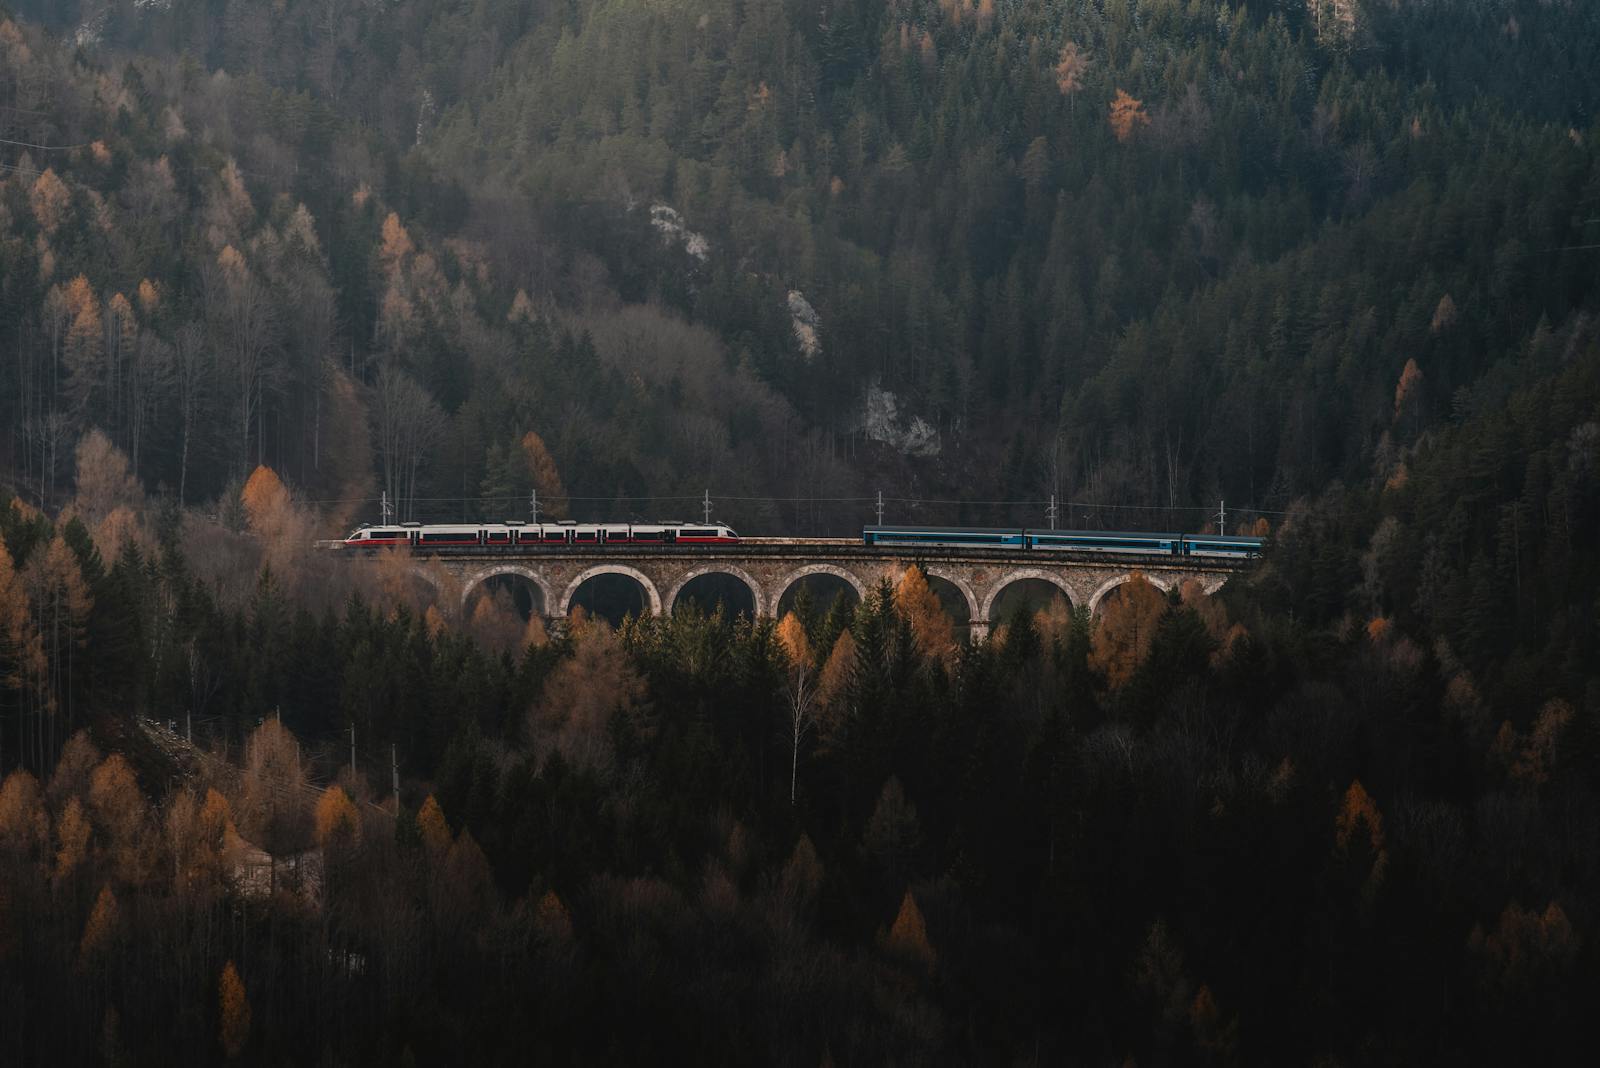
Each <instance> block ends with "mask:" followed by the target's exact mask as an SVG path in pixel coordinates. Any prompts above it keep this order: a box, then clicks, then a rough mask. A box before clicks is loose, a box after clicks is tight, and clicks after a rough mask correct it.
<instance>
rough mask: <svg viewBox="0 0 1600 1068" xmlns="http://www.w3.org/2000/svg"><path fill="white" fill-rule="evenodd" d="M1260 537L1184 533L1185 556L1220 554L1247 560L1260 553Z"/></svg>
mask: <svg viewBox="0 0 1600 1068" xmlns="http://www.w3.org/2000/svg"><path fill="white" fill-rule="evenodd" d="M1261 542H1262V539H1261V538H1244V537H1228V536H1225V535H1221V534H1185V535H1184V536H1183V554H1184V555H1185V556H1221V557H1228V558H1232V559H1234V560H1249V559H1253V558H1255V557H1257V556H1260V555H1261Z"/></svg>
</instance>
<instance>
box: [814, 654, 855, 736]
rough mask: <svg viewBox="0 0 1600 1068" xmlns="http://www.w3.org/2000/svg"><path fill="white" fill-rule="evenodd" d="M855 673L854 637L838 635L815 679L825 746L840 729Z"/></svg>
mask: <svg viewBox="0 0 1600 1068" xmlns="http://www.w3.org/2000/svg"><path fill="white" fill-rule="evenodd" d="M855 672H856V640H855V637H854V636H853V635H852V634H851V633H850V632H849V631H848V630H845V631H841V632H840V633H839V637H838V638H836V639H835V640H834V643H833V650H832V652H830V653H829V654H828V661H827V663H825V664H823V665H822V674H821V676H820V677H819V678H818V679H817V705H818V707H819V708H820V709H821V712H822V715H821V721H822V722H821V727H822V731H821V733H822V738H823V741H824V742H831V740H832V736H833V735H834V734H835V732H836V730H837V728H838V726H839V723H840V717H841V715H842V714H843V712H844V705H845V701H846V699H847V698H848V697H849V694H850V680H851V679H852V678H854V677H855Z"/></svg>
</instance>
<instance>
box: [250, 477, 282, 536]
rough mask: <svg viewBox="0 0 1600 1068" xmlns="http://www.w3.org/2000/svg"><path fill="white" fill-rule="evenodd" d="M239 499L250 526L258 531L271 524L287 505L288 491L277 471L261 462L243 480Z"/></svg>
mask: <svg viewBox="0 0 1600 1068" xmlns="http://www.w3.org/2000/svg"><path fill="white" fill-rule="evenodd" d="M239 499H240V501H242V502H243V504H244V512H245V515H246V516H247V517H248V519H249V521H250V526H251V528H252V529H254V530H255V531H257V532H258V533H259V532H262V531H264V530H265V529H267V528H268V527H270V526H271V525H273V524H274V523H275V522H276V520H277V517H278V515H279V514H280V513H281V512H282V511H283V509H284V508H286V507H288V504H289V491H288V489H286V488H285V487H284V484H283V480H282V479H280V478H279V477H278V473H277V472H276V471H274V470H273V469H272V468H270V467H268V466H267V465H266V464H262V465H261V466H259V467H257V468H256V469H255V470H254V471H252V472H251V473H250V477H249V478H248V479H246V480H245V484H244V489H243V490H242V491H240V493H239Z"/></svg>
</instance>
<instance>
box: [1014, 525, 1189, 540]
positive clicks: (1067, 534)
mask: <svg viewBox="0 0 1600 1068" xmlns="http://www.w3.org/2000/svg"><path fill="white" fill-rule="evenodd" d="M1028 533H1029V534H1042V535H1045V536H1047V537H1057V538H1143V539H1154V538H1181V537H1183V534H1181V533H1180V532H1178V531H1175V530H1174V531H1160V530H1046V529H1043V528H1041V527H1029V528H1028Z"/></svg>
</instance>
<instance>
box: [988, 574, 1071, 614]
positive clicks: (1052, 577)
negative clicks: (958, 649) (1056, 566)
mask: <svg viewBox="0 0 1600 1068" xmlns="http://www.w3.org/2000/svg"><path fill="white" fill-rule="evenodd" d="M1023 579H1039V580H1040V581H1041V582H1048V583H1050V585H1052V586H1054V587H1055V588H1056V589H1058V590H1060V591H1061V594H1062V596H1064V597H1066V599H1067V604H1069V605H1071V606H1072V607H1073V608H1074V609H1076V608H1077V607H1078V598H1077V597H1076V596H1075V595H1074V594H1073V592H1072V587H1071V586H1069V585H1067V580H1066V579H1064V578H1062V577H1061V576H1060V575H1057V574H1055V573H1053V572H1050V571H1046V570H1044V569H1043V568H1038V567H1019V568H1017V569H1016V570H1015V571H1008V572H1006V573H1005V574H1004V575H1001V576H1000V578H999V579H998V580H997V581H996V582H995V584H994V585H993V586H991V587H990V588H989V594H988V596H986V597H985V598H984V599H983V615H981V616H978V617H977V618H978V619H986V620H990V621H991V622H992V621H993V619H992V613H993V612H994V603H995V602H996V601H998V600H999V599H1000V595H1001V594H1002V593H1004V592H1005V590H1006V587H1007V586H1010V585H1011V584H1012V583H1014V582H1021V581H1022V580H1023Z"/></svg>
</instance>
